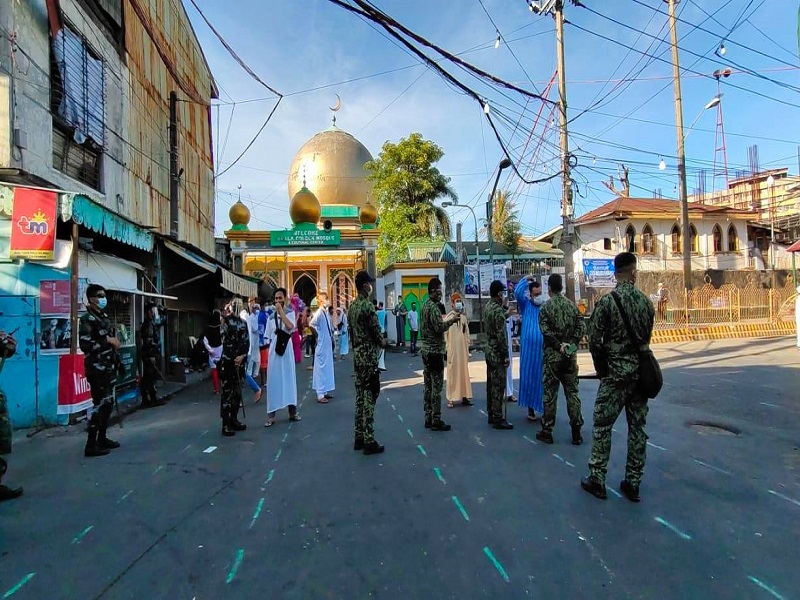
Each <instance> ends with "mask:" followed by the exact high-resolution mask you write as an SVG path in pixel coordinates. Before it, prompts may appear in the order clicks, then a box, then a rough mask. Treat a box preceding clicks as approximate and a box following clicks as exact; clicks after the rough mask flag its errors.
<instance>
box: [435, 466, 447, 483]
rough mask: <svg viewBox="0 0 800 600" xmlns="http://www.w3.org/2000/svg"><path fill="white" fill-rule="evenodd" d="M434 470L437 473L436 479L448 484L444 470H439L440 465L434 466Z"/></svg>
mask: <svg viewBox="0 0 800 600" xmlns="http://www.w3.org/2000/svg"><path fill="white" fill-rule="evenodd" d="M433 472H434V473H436V479H438V480H439V481H441V482H442V483H444V484H445V485H446V484H447V482H446V481H445V480H444V477H442V472H441V471H440V470H439V467H433Z"/></svg>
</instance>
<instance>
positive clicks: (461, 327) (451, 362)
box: [440, 293, 472, 408]
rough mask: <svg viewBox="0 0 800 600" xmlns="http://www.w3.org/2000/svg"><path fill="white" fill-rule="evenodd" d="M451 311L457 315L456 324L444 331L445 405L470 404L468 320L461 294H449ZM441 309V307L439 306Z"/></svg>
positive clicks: (449, 406) (450, 406)
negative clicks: (445, 345)
mask: <svg viewBox="0 0 800 600" xmlns="http://www.w3.org/2000/svg"><path fill="white" fill-rule="evenodd" d="M450 302H451V303H452V306H453V312H455V313H457V314H458V315H459V318H458V321H457V322H456V324H455V325H454V326H453V327H451V328H450V329H448V330H447V333H445V342H446V344H447V407H448V408H453V406H455V403H456V402H460V403H461V404H462V405H464V406H472V401H471V398H472V383H471V382H470V380H469V320H468V319H467V315H465V314H464V302H463V301H462V300H461V294H459V293H455V294H453V295H452V296H450ZM440 310H441V308H440Z"/></svg>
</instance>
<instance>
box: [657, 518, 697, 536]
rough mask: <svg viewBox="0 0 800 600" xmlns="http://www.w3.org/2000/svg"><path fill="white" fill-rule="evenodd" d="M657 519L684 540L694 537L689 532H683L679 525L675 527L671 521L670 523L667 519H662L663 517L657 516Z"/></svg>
mask: <svg viewBox="0 0 800 600" xmlns="http://www.w3.org/2000/svg"><path fill="white" fill-rule="evenodd" d="M655 519H656V522H658V523H661V524H662V525H663V526H664V527H666V528H667V529H669V530H670V531H671V532H672V533H674V534H676V535H678V536H679V537H681V538H683V539H684V540H691V539H692V536H690V535H689V534H688V533H684V532H682V531H681V530H680V529H678V528H677V527H675V526H674V525H672V524H671V523H668V522H667V521H666V520H665V519H662V518H661V517H656V518H655Z"/></svg>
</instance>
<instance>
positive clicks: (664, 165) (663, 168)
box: [658, 157, 667, 171]
mask: <svg viewBox="0 0 800 600" xmlns="http://www.w3.org/2000/svg"><path fill="white" fill-rule="evenodd" d="M658 170H659V171H666V170H667V163H666V162H664V158H663V157H662V158H661V162H659V163H658Z"/></svg>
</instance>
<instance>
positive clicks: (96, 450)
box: [83, 415, 111, 458]
mask: <svg viewBox="0 0 800 600" xmlns="http://www.w3.org/2000/svg"><path fill="white" fill-rule="evenodd" d="M95 418H96V416H95V415H92V419H95ZM110 452H111V451H110V450H108V449H107V448H102V447H101V446H99V445H98V443H97V425H96V424H91V423H90V424H89V430H88V434H87V437H86V447H85V448H84V449H83V455H84V456H86V457H90V458H91V457H95V456H105V455H106V454H109V453H110Z"/></svg>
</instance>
